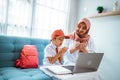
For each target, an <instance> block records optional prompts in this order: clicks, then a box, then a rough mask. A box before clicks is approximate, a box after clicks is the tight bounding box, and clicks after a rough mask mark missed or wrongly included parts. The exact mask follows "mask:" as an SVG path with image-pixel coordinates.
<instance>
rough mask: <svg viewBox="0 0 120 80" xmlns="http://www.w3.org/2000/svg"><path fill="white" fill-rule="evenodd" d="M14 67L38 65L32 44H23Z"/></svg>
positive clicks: (36, 54)
mask: <svg viewBox="0 0 120 80" xmlns="http://www.w3.org/2000/svg"><path fill="white" fill-rule="evenodd" d="M15 64H16V67H20V68H37V67H38V64H39V63H38V51H37V48H36V46H34V45H24V47H23V49H22V52H21V54H20V59H17V60H16V62H15Z"/></svg>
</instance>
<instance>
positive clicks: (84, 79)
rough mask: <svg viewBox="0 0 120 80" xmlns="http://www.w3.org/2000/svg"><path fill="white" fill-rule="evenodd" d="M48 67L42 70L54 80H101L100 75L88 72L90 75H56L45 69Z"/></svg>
mask: <svg viewBox="0 0 120 80" xmlns="http://www.w3.org/2000/svg"><path fill="white" fill-rule="evenodd" d="M45 68H46V66H42V67H40V69H41V70H42V71H43V72H45V73H46V74H47V75H49V76H51V77H52V78H53V80H54V79H55V80H101V78H100V75H99V73H98V72H97V71H96V72H88V73H77V74H73V75H72V74H65V75H56V74H53V73H51V72H49V71H48V70H46V69H45Z"/></svg>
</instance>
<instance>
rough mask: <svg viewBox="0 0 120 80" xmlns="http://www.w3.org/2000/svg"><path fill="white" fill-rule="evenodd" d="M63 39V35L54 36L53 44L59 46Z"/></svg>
mask: <svg viewBox="0 0 120 80" xmlns="http://www.w3.org/2000/svg"><path fill="white" fill-rule="evenodd" d="M63 40H64V37H62V36H59V37H56V38H55V44H56V46H57V47H59V46H61V45H62V43H63Z"/></svg>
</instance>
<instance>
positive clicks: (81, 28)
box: [76, 22, 88, 35]
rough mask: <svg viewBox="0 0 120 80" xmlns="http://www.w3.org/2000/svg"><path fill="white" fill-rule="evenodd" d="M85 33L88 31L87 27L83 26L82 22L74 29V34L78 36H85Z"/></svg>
mask: <svg viewBox="0 0 120 80" xmlns="http://www.w3.org/2000/svg"><path fill="white" fill-rule="evenodd" d="M87 31H88V30H87V26H86V24H85V23H84V22H82V23H80V24H79V25H78V26H77V27H76V33H77V34H78V35H84V34H86V32H87Z"/></svg>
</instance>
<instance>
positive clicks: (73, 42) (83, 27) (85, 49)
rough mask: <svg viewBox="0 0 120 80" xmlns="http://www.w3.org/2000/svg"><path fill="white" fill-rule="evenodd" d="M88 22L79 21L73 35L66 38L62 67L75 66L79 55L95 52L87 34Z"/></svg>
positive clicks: (84, 20)
mask: <svg viewBox="0 0 120 80" xmlns="http://www.w3.org/2000/svg"><path fill="white" fill-rule="evenodd" d="M89 30H90V21H89V20H88V19H87V18H83V19H82V20H80V21H79V22H78V24H77V26H76V29H75V31H74V32H73V33H71V34H69V35H68V36H67V38H69V39H66V41H65V43H64V45H65V46H67V47H68V50H67V52H66V54H65V55H64V65H75V63H76V60H77V57H78V54H79V53H92V52H95V45H94V41H93V39H92V38H91V37H90V35H89V34H88V33H89Z"/></svg>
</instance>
